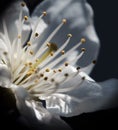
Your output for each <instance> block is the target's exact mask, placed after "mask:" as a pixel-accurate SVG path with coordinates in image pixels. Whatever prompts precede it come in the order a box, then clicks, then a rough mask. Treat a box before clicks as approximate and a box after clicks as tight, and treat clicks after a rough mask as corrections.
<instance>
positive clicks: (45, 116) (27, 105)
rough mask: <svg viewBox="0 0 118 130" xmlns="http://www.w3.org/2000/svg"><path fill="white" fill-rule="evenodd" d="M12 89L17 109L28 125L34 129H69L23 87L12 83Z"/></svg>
mask: <svg viewBox="0 0 118 130" xmlns="http://www.w3.org/2000/svg"><path fill="white" fill-rule="evenodd" d="M12 90H13V92H14V93H15V97H16V105H17V107H18V110H19V111H20V113H21V114H22V116H23V117H24V118H25V119H26V120H27V121H28V123H29V127H31V128H34V129H36V130H38V129H41V130H60V129H68V130H70V127H69V126H68V125H67V124H66V123H65V122H64V121H63V120H61V119H60V118H59V117H58V116H56V115H51V114H50V113H49V112H48V111H47V110H46V109H45V108H44V107H43V106H42V104H41V103H40V102H39V101H34V100H33V99H31V97H30V95H29V94H28V93H27V91H26V90H25V89H24V88H23V87H21V86H15V85H12Z"/></svg>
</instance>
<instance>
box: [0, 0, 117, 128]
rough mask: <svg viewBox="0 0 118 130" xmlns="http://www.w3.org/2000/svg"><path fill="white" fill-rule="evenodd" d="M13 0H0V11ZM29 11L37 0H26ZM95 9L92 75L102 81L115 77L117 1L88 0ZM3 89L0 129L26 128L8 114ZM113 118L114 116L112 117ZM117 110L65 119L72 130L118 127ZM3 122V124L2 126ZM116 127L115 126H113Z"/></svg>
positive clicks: (14, 114)
mask: <svg viewBox="0 0 118 130" xmlns="http://www.w3.org/2000/svg"><path fill="white" fill-rule="evenodd" d="M12 1H13V0H9V1H8V0H1V1H0V12H1V13H2V11H4V9H5V8H6V7H7V6H8V5H9V4H10V3H11V2H12ZM26 1H27V2H28V5H29V6H30V9H31V10H32V9H33V8H34V6H35V5H36V3H37V2H38V1H39V0H26ZM88 2H89V3H90V4H91V5H92V7H93V9H94V14H95V16H94V23H95V27H96V31H97V34H98V36H99V38H100V41H101V49H100V55H99V57H98V62H97V64H96V67H95V68H94V70H93V72H92V74H91V76H92V77H93V78H94V79H95V80H96V81H104V80H106V79H109V78H118V68H117V67H118V60H117V56H118V7H117V0H112V1H110V0H109V1H108V0H88ZM3 93H4V92H3V91H1V90H0V94H1V95H0V129H2V126H3V128H4V129H6V128H7V126H8V127H9V129H10V128H12V129H13V128H15V129H18V128H19V129H26V128H25V126H24V125H21V124H20V123H18V122H17V120H16V117H17V116H18V113H17V112H15V113H14V112H12V111H11V113H8V112H7V110H8V109H9V107H8V106H7V105H6V104H5V103H4V102H3V99H4V95H5V94H3ZM115 118H116V119H115ZM117 118H118V109H117V108H114V109H109V110H105V111H98V112H94V113H89V114H82V115H80V116H77V117H73V118H68V119H66V118H64V119H65V120H66V121H67V122H68V123H69V124H70V125H71V126H72V128H73V129H74V130H83V129H91V130H97V129H103V128H105V129H107V128H111V129H118V125H117ZM3 124H5V125H3ZM115 127H116V128H115Z"/></svg>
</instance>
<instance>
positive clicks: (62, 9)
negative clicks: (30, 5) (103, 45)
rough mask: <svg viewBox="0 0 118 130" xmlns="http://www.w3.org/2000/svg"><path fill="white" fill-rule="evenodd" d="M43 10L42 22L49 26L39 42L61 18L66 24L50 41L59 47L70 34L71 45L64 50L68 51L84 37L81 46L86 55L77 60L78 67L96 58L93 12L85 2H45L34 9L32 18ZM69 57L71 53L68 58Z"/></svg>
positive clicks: (71, 0)
mask: <svg viewBox="0 0 118 130" xmlns="http://www.w3.org/2000/svg"><path fill="white" fill-rule="evenodd" d="M45 10H46V11H47V14H48V15H47V16H46V17H45V18H44V21H45V23H47V24H49V26H48V28H47V29H46V30H45V31H44V33H43V36H42V37H43V38H42V39H41V41H40V42H43V41H44V40H45V39H46V38H47V37H48V35H49V34H50V33H51V32H52V31H53V30H54V28H55V27H56V26H57V25H58V24H59V23H61V20H62V19H63V18H66V19H67V24H66V25H64V26H63V27H62V28H61V30H60V31H59V32H58V33H57V34H56V35H55V36H54V37H53V38H52V39H51V41H52V42H54V43H57V44H58V46H60V45H61V44H63V43H64V41H65V39H67V38H66V35H67V34H68V33H71V34H72V35H73V37H72V39H71V41H70V43H72V44H69V45H68V47H67V48H66V49H67V50H68V49H69V48H72V46H74V45H75V44H77V43H78V42H79V41H80V39H81V38H83V37H85V38H86V44H85V45H83V46H84V47H85V48H86V53H85V54H84V56H83V57H82V58H81V59H80V60H79V62H78V63H79V65H80V66H86V65H88V64H90V63H91V61H92V60H94V59H96V58H97V55H98V51H99V39H98V37H97V34H96V31H95V28H94V26H93V10H92V8H91V6H90V5H89V4H88V3H87V2H86V0H68V1H67V0H55V1H53V0H45V1H44V2H42V4H40V5H39V6H38V7H37V8H36V9H35V11H34V13H33V14H32V16H33V17H34V16H39V15H40V13H41V12H42V11H45ZM77 52H78V51H77ZM73 53H74V54H75V52H73ZM71 55H72V53H71V54H70V57H71ZM90 69H91V68H90ZM85 71H86V70H85Z"/></svg>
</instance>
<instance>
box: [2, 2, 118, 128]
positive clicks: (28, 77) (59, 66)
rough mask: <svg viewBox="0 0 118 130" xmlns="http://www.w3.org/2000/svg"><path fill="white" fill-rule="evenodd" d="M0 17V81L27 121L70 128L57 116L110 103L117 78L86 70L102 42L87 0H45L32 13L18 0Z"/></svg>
mask: <svg viewBox="0 0 118 130" xmlns="http://www.w3.org/2000/svg"><path fill="white" fill-rule="evenodd" d="M70 7H71V8H70ZM13 12H15V13H13ZM41 12H42V13H41ZM9 14H10V15H9ZM9 16H10V17H9ZM3 18H4V21H3V26H1V33H0V44H1V47H0V54H1V56H0V74H1V75H0V86H1V87H3V88H8V89H10V90H11V91H12V92H13V94H14V95H15V98H16V105H17V108H18V110H19V112H20V113H21V114H22V115H23V117H24V118H25V119H26V120H27V121H28V122H29V123H30V125H31V126H33V127H36V128H37V127H38V128H41V129H61V128H63V129H64V128H68V129H70V128H69V126H68V125H67V124H66V123H65V122H64V121H63V120H61V119H60V117H59V116H65V117H70V116H75V115H79V114H81V113H83V112H91V111H96V110H99V109H105V108H107V107H110V105H111V102H110V100H111V99H112V97H113V94H114V95H115V94H117V93H118V91H117V87H116V86H117V80H110V81H107V82H104V83H100V84H98V83H96V82H95V81H94V80H93V79H92V78H90V77H89V76H88V75H87V74H89V73H90V72H91V70H92V68H93V67H94V63H95V62H96V60H95V59H97V56H98V51H99V46H100V45H99V39H98V37H97V34H96V32H95V29H94V26H93V20H92V19H93V11H92V9H91V7H90V5H89V4H88V3H87V2H86V0H73V1H72V0H68V1H67V0H55V1H53V0H45V1H44V2H42V3H41V4H40V5H39V6H37V8H36V9H35V10H34V12H33V13H32V16H31V17H30V16H29V11H28V8H27V6H26V4H25V3H24V2H21V1H17V2H16V3H14V4H13V5H12V8H9V9H8V10H7V11H6V12H5V14H4V17H3ZM78 40H80V42H78ZM84 43H85V44H84ZM85 48H86V49H85ZM78 65H79V66H80V67H78ZM111 86H112V87H111ZM112 106H113V105H112ZM52 121H53V122H54V123H53V124H52V123H50V122H52Z"/></svg>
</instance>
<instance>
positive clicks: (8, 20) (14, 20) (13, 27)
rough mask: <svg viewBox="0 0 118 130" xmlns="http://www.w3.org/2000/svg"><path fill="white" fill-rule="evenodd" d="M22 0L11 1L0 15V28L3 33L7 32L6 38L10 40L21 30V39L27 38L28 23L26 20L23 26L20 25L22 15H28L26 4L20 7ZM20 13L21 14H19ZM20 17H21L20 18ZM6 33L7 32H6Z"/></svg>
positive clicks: (28, 31)
mask: <svg viewBox="0 0 118 130" xmlns="http://www.w3.org/2000/svg"><path fill="white" fill-rule="evenodd" d="M22 2H23V1H22V0H18V1H16V2H14V3H12V4H11V5H10V6H9V7H8V8H7V10H5V11H4V13H3V15H2V20H1V23H0V25H1V26H0V29H1V31H3V32H4V33H5V35H7V34H8V38H9V39H10V41H11V42H13V40H14V39H15V38H17V37H18V35H20V34H19V32H20V31H22V32H21V33H22V41H25V40H26V39H27V38H28V35H29V33H30V29H31V28H30V25H29V23H28V22H25V23H24V24H23V26H22V25H21V23H20V22H21V20H22V19H23V17H24V16H29V11H28V9H27V7H26V6H24V7H22V6H21V3H22ZM20 15H21V16H20ZM20 17H21V18H20ZM5 28H6V29H5ZM6 33H7V34H6Z"/></svg>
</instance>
